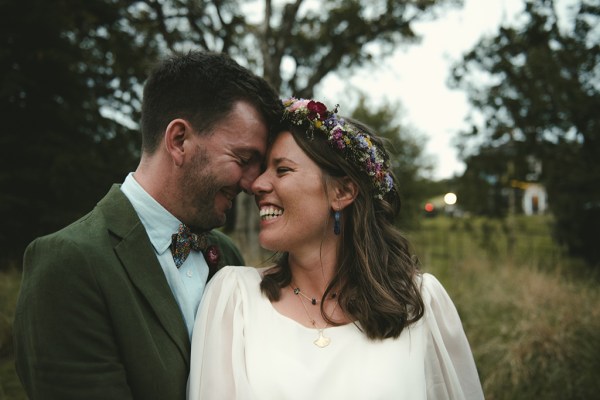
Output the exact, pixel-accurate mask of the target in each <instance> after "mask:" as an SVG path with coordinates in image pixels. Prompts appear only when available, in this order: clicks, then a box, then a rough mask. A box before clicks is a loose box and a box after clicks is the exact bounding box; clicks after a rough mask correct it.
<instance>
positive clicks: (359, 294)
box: [188, 98, 483, 400]
mask: <svg viewBox="0 0 600 400" xmlns="http://www.w3.org/2000/svg"><path fill="white" fill-rule="evenodd" d="M284 106H285V112H284V123H286V124H287V130H285V131H283V132H281V133H280V134H279V135H278V136H277V137H276V138H275V140H274V142H273V143H272V146H271V147H270V149H269V152H268V156H267V164H266V169H265V171H264V173H263V174H262V175H260V176H259V177H258V178H257V180H256V181H255V182H254V184H253V186H252V190H253V192H254V194H255V196H256V202H257V205H258V207H259V210H260V218H261V223H260V224H261V230H260V235H259V240H260V243H261V246H263V247H264V248H266V249H269V250H273V251H276V252H278V253H280V254H281V257H280V258H279V261H278V262H277V263H276V265H275V266H273V267H271V268H265V269H255V268H252V267H242V268H240V267H235V268H233V267H226V268H224V269H222V270H221V271H219V273H217V275H215V277H214V278H213V280H212V281H211V282H210V284H209V286H208V287H207V290H206V292H205V295H204V298H203V301H202V305H201V309H200V310H199V312H198V318H197V320H196V325H195V328H194V334H193V341H192V360H191V363H192V366H191V372H190V380H189V393H188V395H189V398H190V399H192V400H200V399H202V400H204V399H260V400H264V399H302V400H307V399H411V400H413V399H426V398H428V399H481V398H483V394H482V390H481V385H480V383H479V378H478V376H477V371H476V368H475V363H474V361H473V356H472V354H471V351H470V348H469V344H468V342H467V339H466V336H465V334H464V331H463V329H462V325H461V322H460V319H459V316H458V314H457V312H456V309H455V307H454V305H453V303H452V301H451V300H450V298H449V297H448V294H447V293H446V291H445V290H444V288H443V287H442V285H441V284H440V283H439V282H438V281H437V280H436V279H435V278H434V277H433V276H431V275H429V274H421V273H420V272H419V271H418V269H417V266H416V264H415V261H414V260H413V258H412V257H411V255H410V253H409V249H408V247H409V246H408V242H407V241H406V239H404V238H403V237H402V236H401V234H400V233H399V231H398V230H397V229H396V228H395V227H394V225H393V221H394V218H395V216H396V215H397V213H398V212H399V209H400V201H399V196H398V191H397V187H396V183H395V181H394V179H393V176H392V174H391V171H390V169H389V160H388V155H387V153H386V152H385V150H384V148H383V145H382V143H381V141H380V139H378V138H377V137H376V136H375V134H373V133H372V132H370V131H369V130H368V129H367V128H366V127H365V126H362V125H361V124H359V123H357V122H355V121H350V120H344V119H342V118H340V117H339V116H338V115H337V109H335V110H333V111H330V110H328V109H327V107H326V106H325V105H323V104H322V103H319V102H316V101H308V100H303V99H295V98H292V99H289V100H285V101H284Z"/></svg>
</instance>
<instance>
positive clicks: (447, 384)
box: [422, 274, 484, 400]
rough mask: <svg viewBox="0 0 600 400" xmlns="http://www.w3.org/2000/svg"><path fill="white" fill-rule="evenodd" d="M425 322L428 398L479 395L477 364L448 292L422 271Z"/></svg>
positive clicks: (438, 398) (439, 398)
mask: <svg viewBox="0 0 600 400" xmlns="http://www.w3.org/2000/svg"><path fill="white" fill-rule="evenodd" d="M422 284H423V289H422V293H423V301H424V302H425V321H426V322H425V323H426V324H427V325H428V327H429V330H430V337H429V338H428V340H427V348H426V354H425V372H426V374H425V376H426V379H427V382H426V383H427V398H428V399H435V400H441V399H444V400H445V399H461V400H462V399H465V400H472V399H473V400H475V399H477V400H480V399H483V398H484V397H483V390H482V388H481V383H480V381H479V375H478V374H477V368H476V366H475V361H474V359H473V354H472V353H471V348H470V346H469V342H468V341H467V337H466V335H465V332H464V330H463V326H462V323H461V320H460V317H459V315H458V312H457V310H456V307H455V306H454V303H453V302H452V300H451V299H450V296H448V293H447V292H446V290H445V289H444V287H443V286H442V284H441V283H440V282H439V281H438V280H437V279H436V278H435V277H434V276H433V275H430V274H423V282H422Z"/></svg>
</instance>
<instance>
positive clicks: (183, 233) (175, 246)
mask: <svg viewBox="0 0 600 400" xmlns="http://www.w3.org/2000/svg"><path fill="white" fill-rule="evenodd" d="M206 236H207V235H206V233H202V234H200V235H198V234H195V233H192V231H191V230H190V228H189V227H188V226H186V225H184V224H181V225H179V231H178V232H177V233H175V234H173V236H171V253H172V254H173V260H174V261H175V265H176V266H177V268H179V267H181V265H182V264H183V262H184V261H185V260H186V258H188V256H189V255H190V251H191V250H195V251H204V250H205V249H206V247H207V245H208V242H207V240H206Z"/></svg>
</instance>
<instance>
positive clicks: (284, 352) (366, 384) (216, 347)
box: [188, 267, 483, 400]
mask: <svg viewBox="0 0 600 400" xmlns="http://www.w3.org/2000/svg"><path fill="white" fill-rule="evenodd" d="M260 281H261V276H260V273H259V270H257V269H255V268H253V267H225V268H223V269H222V270H220V271H219V272H218V273H217V274H216V275H215V276H214V277H213V279H212V280H211V281H210V283H209V285H208V286H207V289H206V291H205V293H204V297H203V300H202V304H201V308H200V309H199V310H198V316H197V318H196V323H195V326H194V332H193V339H192V356H191V370H190V377H189V381H188V399H190V400H212V399H218V400H230V399H239V400H241V399H244V400H246V399H247V400H250V399H252V400H270V399H273V400H312V399H328V400H337V399H346V400H353V399H360V400H367V399H368V400H374V399H386V400H389V399H407V400H419V399H483V392H482V389H481V384H480V382H479V377H478V375H477V370H476V368H475V362H474V361H473V356H472V353H471V350H470V347H469V344H468V342H467V338H466V336H465V333H464V331H463V327H462V324H461V321H460V318H459V316H458V313H457V311H456V308H455V307H454V304H453V303H452V301H451V300H450V297H449V296H448V294H447V293H446V291H445V290H444V288H443V287H442V285H441V284H440V283H439V281H438V280H437V279H436V278H435V277H434V276H432V275H429V274H424V275H423V279H422V295H423V301H424V303H425V316H424V317H423V318H422V319H421V320H419V321H418V322H417V323H415V324H413V325H411V326H410V328H407V329H405V330H404V331H402V334H401V335H400V337H398V338H397V339H386V340H378V341H372V340H368V339H367V338H366V336H365V335H364V334H363V333H362V332H361V331H360V330H359V329H358V328H357V327H356V326H355V325H354V324H348V325H343V326H338V327H328V328H327V329H325V331H324V334H325V336H327V337H329V338H330V339H331V343H330V344H329V346H327V347H323V348H319V347H317V346H316V345H315V344H314V343H313V342H314V340H315V339H316V338H317V336H318V334H317V330H316V329H313V328H307V327H305V326H303V325H301V324H299V323H298V322H296V321H294V320H293V319H291V318H288V317H286V316H284V315H282V314H280V313H279V312H278V311H277V310H275V308H273V306H272V304H271V302H270V301H269V300H268V299H267V298H266V297H265V296H263V295H262V293H261V292H260V288H259V284H260Z"/></svg>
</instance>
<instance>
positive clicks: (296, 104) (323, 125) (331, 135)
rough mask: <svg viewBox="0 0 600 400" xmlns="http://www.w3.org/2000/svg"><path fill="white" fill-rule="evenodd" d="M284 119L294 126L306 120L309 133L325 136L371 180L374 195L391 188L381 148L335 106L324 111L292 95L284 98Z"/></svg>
mask: <svg viewBox="0 0 600 400" xmlns="http://www.w3.org/2000/svg"><path fill="white" fill-rule="evenodd" d="M283 106H284V107H285V110H284V111H283V119H284V120H287V121H289V122H291V123H292V124H294V125H303V124H305V123H306V122H308V134H309V136H310V137H311V138H312V137H313V135H314V132H315V131H316V132H320V133H322V134H323V135H325V137H326V138H327V143H329V146H330V147H331V148H332V149H334V150H338V151H339V152H341V153H342V155H343V156H344V158H345V159H346V160H348V161H349V162H352V163H354V164H356V165H358V166H359V167H360V168H361V169H362V170H363V171H364V172H365V173H366V174H367V175H368V176H369V177H370V178H371V180H372V183H373V189H374V193H375V197H376V198H378V199H382V198H383V196H385V194H386V193H388V192H389V191H390V190H392V189H393V187H394V180H393V179H392V175H391V174H390V171H389V163H388V159H387V156H386V154H385V153H384V151H383V150H382V149H381V148H379V147H377V146H376V145H375V144H374V143H373V142H372V141H371V137H370V136H369V135H368V134H367V133H365V132H361V131H360V130H358V129H357V128H356V127H355V126H354V125H352V124H350V123H347V122H346V121H344V119H343V118H340V117H338V115H337V109H338V106H337V105H336V106H335V109H334V110H333V111H329V110H327V106H325V104H323V103H320V102H318V101H314V100H306V99H296V98H294V97H291V98H289V99H286V100H283Z"/></svg>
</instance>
